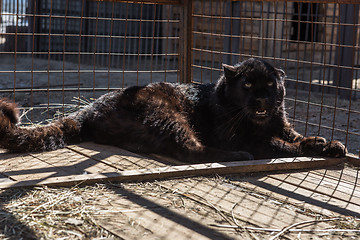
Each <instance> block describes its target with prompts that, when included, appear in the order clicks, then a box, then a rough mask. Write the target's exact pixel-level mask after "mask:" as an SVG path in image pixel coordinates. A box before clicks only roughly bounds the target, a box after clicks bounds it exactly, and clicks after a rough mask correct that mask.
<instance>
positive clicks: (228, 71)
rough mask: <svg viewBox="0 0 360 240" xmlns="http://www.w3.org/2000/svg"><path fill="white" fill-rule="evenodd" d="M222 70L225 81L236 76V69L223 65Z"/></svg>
mask: <svg viewBox="0 0 360 240" xmlns="http://www.w3.org/2000/svg"><path fill="white" fill-rule="evenodd" d="M222 66H223V69H224V74H225V78H226V79H232V78H233V77H234V76H235V74H236V67H234V66H231V65H227V64H225V63H223V65H222Z"/></svg>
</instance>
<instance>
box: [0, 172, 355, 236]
mask: <svg viewBox="0 0 360 240" xmlns="http://www.w3.org/2000/svg"><path fill="white" fill-rule="evenodd" d="M193 179H195V180H196V181H203V182H207V181H211V182H217V183H219V184H224V183H231V180H228V179H225V178H223V177H214V178H205V177H199V178H193ZM179 181H180V182H181V181H185V182H186V181H188V180H187V179H176V180H168V181H155V182H145V183H119V184H113V183H107V184H95V185H93V186H74V187H71V188H55V187H34V188H32V189H9V190H3V191H2V192H1V194H0V196H1V203H2V204H1V205H2V206H1V209H0V216H1V219H0V228H1V234H2V235H1V234H0V238H3V239H21V238H23V239H118V237H117V236H115V235H113V234H112V233H110V232H109V231H107V230H106V229H105V228H104V227H103V226H102V225H101V224H98V223H97V220H95V219H96V217H97V216H100V215H106V214H108V213H111V211H112V209H110V208H109V209H104V208H100V207H99V203H101V202H104V201H105V202H107V201H111V198H112V197H113V196H114V195H117V194H118V193H116V192H117V190H118V189H125V190H126V191H128V192H133V193H135V194H137V195H138V196H141V197H145V196H147V197H150V198H152V199H154V200H155V199H161V201H162V203H163V204H164V207H166V208H172V209H180V210H183V211H187V212H188V213H189V212H191V213H193V214H197V215H199V216H200V215H201V216H202V217H204V218H205V219H207V222H206V221H204V224H209V222H212V223H217V224H215V225H214V224H213V225H212V227H216V228H221V229H228V231H233V234H238V235H240V236H242V237H249V239H250V238H259V237H260V239H263V238H264V237H265V238H266V239H268V238H269V237H271V236H273V237H274V236H276V234H279V233H280V234H281V236H284V235H285V236H286V235H287V234H288V232H281V230H282V229H278V230H276V229H275V230H273V229H262V228H259V227H256V226H252V225H250V224H249V223H247V222H243V221H241V219H239V218H237V216H234V213H233V212H226V211H223V210H219V209H218V208H217V207H216V206H215V205H214V204H212V203H211V202H209V201H208V200H207V199H206V197H205V198H204V197H200V198H199V197H197V198H196V199H195V198H194V197H193V196H190V195H188V194H186V193H181V192H179V191H178V190H177V189H172V188H169V187H168V186H171V185H172V183H173V184H175V185H176V184H177V183H178V182H179ZM238 190H239V191H244V192H246V193H247V194H251V195H252V196H255V197H258V198H259V199H264V198H266V199H268V198H269V196H266V195H262V194H259V193H257V192H254V191H251V190H249V189H245V188H244V189H238ZM122 197H124V196H122ZM125 197H126V196H125ZM272 201H274V202H278V200H276V199H272ZM281 204H283V207H292V208H294V207H296V206H288V203H281ZM109 205H110V206H111V203H110V202H109ZM235 207H236V205H234V207H233V209H234V208H235ZM296 208H297V207H296ZM296 211H297V212H302V213H303V214H307V215H309V216H312V217H314V221H313V224H316V223H317V222H322V221H329V224H331V225H332V226H333V228H332V229H329V231H326V229H325V230H323V231H322V232H316V233H315V234H316V235H317V236H321V235H325V236H331V235H334V234H336V235H337V237H339V238H341V236H342V234H344V231H343V229H351V230H352V231H354V229H355V230H356V229H357V230H359V229H360V220H359V219H356V218H352V217H347V218H330V219H329V217H326V216H322V215H318V214H316V213H313V212H311V211H307V210H306V209H296ZM115 214H118V215H119V217H120V215H121V212H116V213H115ZM128 221H129V223H128V224H127V225H128V226H130V227H133V228H134V229H135V228H136V223H135V222H131V221H132V220H131V219H129V220H128ZM300 224H301V223H299V225H300ZM210 225H211V224H210ZM307 226H309V223H308V224H307ZM119 227H122V226H119ZM294 228H296V227H295V226H289V229H287V230H289V231H293V232H294V231H297V232H296V234H298V233H301V231H302V229H301V228H300V229H299V228H297V229H294ZM335 230H337V231H338V232H336V231H335ZM304 233H306V231H304ZM345 233H346V231H345ZM356 234H358V233H355V235H353V236H356Z"/></svg>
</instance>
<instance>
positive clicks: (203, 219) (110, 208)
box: [94, 178, 331, 239]
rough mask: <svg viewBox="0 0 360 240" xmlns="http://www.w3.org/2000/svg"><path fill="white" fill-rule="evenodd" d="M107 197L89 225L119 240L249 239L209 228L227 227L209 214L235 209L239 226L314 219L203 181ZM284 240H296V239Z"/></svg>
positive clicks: (122, 190)
mask: <svg viewBox="0 0 360 240" xmlns="http://www.w3.org/2000/svg"><path fill="white" fill-rule="evenodd" d="M113 191H114V193H116V194H111V195H108V196H107V198H106V199H104V200H100V201H98V202H97V203H96V204H95V207H96V209H101V210H100V211H99V214H98V215H96V216H94V219H95V221H96V223H97V224H99V225H101V226H102V227H103V228H105V229H107V230H108V231H110V232H112V233H113V234H115V235H117V236H119V237H121V238H124V239H140V238H143V236H146V238H147V239H229V238H230V239H250V236H248V235H247V233H246V231H240V232H235V231H234V230H231V229H230V230H229V229H228V230H226V229H222V228H216V227H214V226H212V225H214V224H228V222H227V221H226V220H225V219H224V218H223V217H222V215H220V214H219V212H218V211H217V210H216V209H215V208H217V209H219V210H221V211H222V212H223V215H226V216H227V217H228V218H229V219H231V211H232V208H233V206H234V204H235V203H238V205H237V206H236V207H235V211H234V214H235V217H236V218H237V220H238V222H239V223H240V224H241V225H242V226H257V227H266V226H269V227H271V228H279V229H281V228H282V227H285V226H288V225H290V224H292V223H296V222H300V221H304V220H313V219H314V217H312V216H306V214H305V213H304V214H302V213H300V212H297V209H295V208H288V207H286V206H284V205H282V204H279V202H275V201H273V200H271V199H269V198H266V197H261V196H260V197H259V196H258V197H256V194H254V195H251V194H249V192H246V191H242V190H239V189H232V188H227V187H225V186H223V185H221V184H219V182H216V180H212V179H207V178H197V179H177V180H170V181H163V182H155V183H149V184H136V185H132V184H121V185H120V186H119V187H118V189H116V188H114V189H113ZM230 221H231V220H230ZM280 226H282V227H280ZM311 227H312V228H313V229H314V228H315V229H317V228H322V229H324V228H329V227H331V226H330V225H328V224H323V223H321V224H319V225H318V226H316V227H315V226H311ZM255 236H257V237H258V238H259V239H267V238H269V233H255ZM287 236H288V237H289V238H290V239H295V238H296V235H294V236H292V235H287ZM310 237H314V236H312V235H310V234H308V235H307V234H306V233H304V234H302V235H301V239H309V238H310ZM313 239H317V238H316V237H314V238H313Z"/></svg>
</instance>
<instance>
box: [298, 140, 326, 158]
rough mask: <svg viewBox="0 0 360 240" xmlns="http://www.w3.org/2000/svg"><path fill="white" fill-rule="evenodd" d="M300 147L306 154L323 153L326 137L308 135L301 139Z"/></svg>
mask: <svg viewBox="0 0 360 240" xmlns="http://www.w3.org/2000/svg"><path fill="white" fill-rule="evenodd" d="M300 147H301V151H302V153H303V154H304V155H306V156H314V155H322V152H323V151H324V148H325V147H326V139H325V138H323V137H306V138H304V139H302V140H301V142H300Z"/></svg>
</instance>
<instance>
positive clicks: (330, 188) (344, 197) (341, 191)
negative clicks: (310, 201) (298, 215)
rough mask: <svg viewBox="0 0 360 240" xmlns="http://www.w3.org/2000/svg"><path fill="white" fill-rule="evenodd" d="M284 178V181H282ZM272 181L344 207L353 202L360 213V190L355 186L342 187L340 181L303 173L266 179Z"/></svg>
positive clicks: (273, 176)
mask: <svg viewBox="0 0 360 240" xmlns="http://www.w3.org/2000/svg"><path fill="white" fill-rule="evenodd" d="M284 177H285V179H284ZM267 178H268V179H269V181H270V179H274V180H275V181H279V182H284V183H289V184H292V185H294V186H296V187H299V186H301V187H302V188H304V189H308V190H311V191H313V192H314V193H318V194H323V195H327V196H329V197H331V198H332V199H337V200H340V201H343V202H345V203H344V204H343V205H344V206H346V205H347V204H346V203H347V202H350V201H353V202H354V205H356V206H357V207H356V209H357V210H358V212H360V192H359V190H360V188H359V187H357V186H356V185H352V186H344V184H342V183H341V181H334V180H331V179H328V178H326V176H324V177H323V178H321V177H318V176H315V175H313V174H310V173H308V174H303V173H292V174H288V175H286V176H284V174H279V175H271V176H269V177H267Z"/></svg>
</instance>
